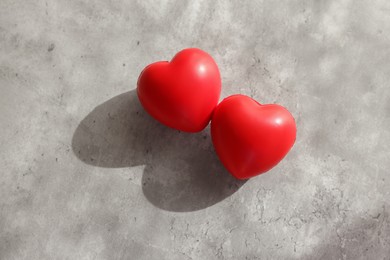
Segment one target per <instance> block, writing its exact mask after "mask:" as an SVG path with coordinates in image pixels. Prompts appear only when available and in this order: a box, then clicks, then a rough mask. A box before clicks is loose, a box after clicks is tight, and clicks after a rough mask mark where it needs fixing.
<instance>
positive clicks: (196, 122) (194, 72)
mask: <svg viewBox="0 0 390 260" xmlns="http://www.w3.org/2000/svg"><path fill="white" fill-rule="evenodd" d="M220 93H221V76H220V72H219V69H218V66H217V64H216V62H215V61H214V59H213V58H212V57H211V56H210V55H209V54H208V53H206V52H205V51H203V50H200V49H197V48H189V49H184V50H182V51H180V52H178V53H177V54H176V55H175V56H174V57H173V58H172V60H171V61H158V62H155V63H152V64H150V65H148V66H146V67H145V68H144V70H143V71H142V72H141V74H140V76H139V78H138V82H137V95H138V98H139V100H140V102H141V104H142V106H143V107H144V109H145V110H146V111H147V112H148V113H149V114H150V115H151V116H152V117H153V118H155V119H156V120H158V121H159V122H160V123H162V124H164V125H166V126H168V127H170V128H173V129H177V130H180V131H185V132H190V133H196V132H200V131H202V130H203V129H204V128H205V127H206V126H207V125H208V124H209V122H210V121H211V137H212V142H213V145H214V148H215V152H216V153H217V155H218V157H219V159H220V161H221V162H222V164H223V165H224V166H225V168H226V169H227V170H228V171H229V172H230V173H231V174H232V175H233V176H234V177H236V178H237V179H249V178H252V177H254V176H257V175H259V174H262V173H264V172H267V171H269V170H270V169H272V168H273V167H275V166H276V165H277V164H278V163H279V162H280V161H281V160H282V159H283V158H284V157H285V156H286V155H287V153H288V152H289V151H290V149H291V148H292V146H293V145H294V142H295V139H296V124H295V120H294V117H293V116H292V115H291V113H290V112H289V111H288V110H287V109H286V108H284V107H282V106H280V105H277V104H265V105H262V104H260V103H258V102H257V101H255V100H254V99H252V98H250V97H248V96H245V95H232V96H230V97H227V98H225V99H224V100H223V101H222V102H220V103H219V104H218V101H219V96H220Z"/></svg>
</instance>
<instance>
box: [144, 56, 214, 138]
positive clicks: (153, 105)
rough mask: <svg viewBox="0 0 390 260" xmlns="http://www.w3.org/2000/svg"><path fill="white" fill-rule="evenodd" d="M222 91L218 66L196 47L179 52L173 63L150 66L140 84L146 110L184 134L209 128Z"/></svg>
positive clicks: (158, 63) (157, 63) (160, 62)
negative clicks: (208, 125)
mask: <svg viewBox="0 0 390 260" xmlns="http://www.w3.org/2000/svg"><path fill="white" fill-rule="evenodd" d="M220 92H221V77H220V74H219V70H218V66H217V64H216V63H215V61H214V60H213V58H212V57H211V56H210V55H209V54H207V53H206V52H204V51H202V50H200V49H195V48H191V49H185V50H182V51H180V52H179V53H177V54H176V55H175V57H173V59H172V60H171V61H170V62H168V61H159V62H156V63H153V64H150V65H149V66H147V67H146V68H145V69H144V70H143V71H142V72H141V75H140V76H139V78H138V83H137V93H138V98H139V100H140V101H141V104H142V106H143V107H144V108H145V110H146V111H147V112H148V113H149V114H150V115H151V116H153V117H154V118H155V119H157V120H158V121H160V122H161V123H163V124H164V125H167V126H169V127H172V128H175V129H178V130H181V131H185V132H199V131H201V130H202V129H204V128H205V127H206V126H207V124H208V123H209V121H210V119H211V115H212V112H213V110H214V108H215V107H216V106H217V103H218V100H219V95H220Z"/></svg>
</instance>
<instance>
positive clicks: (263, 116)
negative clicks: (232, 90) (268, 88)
mask: <svg viewBox="0 0 390 260" xmlns="http://www.w3.org/2000/svg"><path fill="white" fill-rule="evenodd" d="M211 136H212V141H213V144H214V147H215V150H216V152H217V154H218V157H219V158H220V160H221V162H222V164H223V165H224V166H225V167H226V169H228V171H229V172H230V173H231V174H232V175H233V176H235V177H236V178H238V179H248V178H251V177H253V176H256V175H259V174H261V173H264V172H266V171H268V170H270V169H271V168H272V167H274V166H275V165H276V164H278V163H279V162H280V161H281V160H282V159H283V158H284V156H285V155H286V154H287V153H288V151H289V150H290V149H291V147H292V146H293V144H294V142H295V136H296V126H295V120H294V118H293V116H292V115H291V114H290V112H289V111H288V110H287V109H285V108H284V107H282V106H279V105H273V104H272V105H261V104H259V103H258V102H256V101H255V100H253V99H252V98H250V97H247V96H243V95H233V96H230V97H228V98H226V99H224V100H223V101H222V102H221V103H220V104H219V105H218V106H217V108H216V109H215V110H214V114H213V117H212V120H211Z"/></svg>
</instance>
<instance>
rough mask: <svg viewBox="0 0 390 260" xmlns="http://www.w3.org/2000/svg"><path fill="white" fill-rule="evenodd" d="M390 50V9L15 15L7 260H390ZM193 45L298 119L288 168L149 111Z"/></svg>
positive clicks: (277, 4) (60, 5)
mask: <svg viewBox="0 0 390 260" xmlns="http://www.w3.org/2000/svg"><path fill="white" fill-rule="evenodd" d="M389 35H390V2H389V1H386V0H376V1H375V0H374V1H359V0H357V1H352V0H348V1H346V0H333V1H314V0H313V1H249V0H248V1H234V2H233V1H222V0H220V1H214V0H209V1H188V2H187V1H179V0H177V1H157V0H155V1H152V0H146V1H145V0H139V1H124V0H118V1H80V0H67V1H60V0H47V1H43V0H37V1H21V0H0V102H1V103H0V124H1V132H0V142H1V150H0V165H1V172H0V258H1V259H169V260H176V259H177V260H178V259H180V260H181V259H184V260H185V259H390V219H389V214H390V205H389V204H390V202H389V201H390V193H389V189H390V176H389V174H390V172H389V171H390V170H389V169H390V85H389V84H390V36H389ZM187 47H199V48H202V49H204V50H206V51H207V52H209V53H210V54H211V55H212V56H213V57H214V58H215V60H216V62H217V63H218V65H219V67H220V71H221V75H222V79H223V91H222V98H224V97H226V96H228V95H231V94H235V93H242V94H246V95H250V96H251V97H253V98H255V99H257V100H258V101H260V102H262V103H279V104H281V105H283V106H285V107H287V108H288V109H289V110H290V111H291V112H292V114H293V115H294V116H295V118H296V121H297V127H298V135H297V142H296V144H295V146H294V148H293V149H292V151H291V152H290V153H289V155H288V156H287V157H286V158H285V160H283V161H282V162H281V163H280V164H279V165H278V166H277V167H276V168H274V169H273V170H271V171H270V172H268V173H266V174H264V175H261V176H259V177H256V178H253V179H251V180H249V181H247V182H239V181H236V180H234V179H233V178H232V177H230V175H229V174H228V173H227V172H226V171H225V170H224V168H223V166H221V164H220V162H219V161H218V159H217V157H216V155H215V154H214V151H213V147H212V145H211V141H210V134H209V129H206V130H205V131H203V132H202V133H199V134H195V135H191V134H185V133H180V132H178V131H174V130H171V129H168V128H166V127H164V126H161V125H160V124H159V123H157V122H155V121H154V120H153V119H151V118H150V117H149V116H148V115H147V114H146V113H145V112H144V111H143V109H142V108H141V107H140V104H139V102H138V100H137V97H136V94H135V91H134V89H135V87H136V81H137V77H138V75H139V73H140V71H141V70H142V69H143V67H145V66H146V65H147V64H149V63H152V62H154V61H158V60H169V59H171V58H172V56H173V55H174V54H175V53H176V52H177V51H179V50H181V49H183V48H187Z"/></svg>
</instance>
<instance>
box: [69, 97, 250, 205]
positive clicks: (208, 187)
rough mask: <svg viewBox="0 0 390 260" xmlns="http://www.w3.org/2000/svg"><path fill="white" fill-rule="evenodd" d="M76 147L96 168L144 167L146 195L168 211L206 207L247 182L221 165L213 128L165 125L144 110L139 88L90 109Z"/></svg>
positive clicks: (82, 125) (74, 145) (79, 155)
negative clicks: (182, 129) (183, 128)
mask: <svg viewBox="0 0 390 260" xmlns="http://www.w3.org/2000/svg"><path fill="white" fill-rule="evenodd" d="M72 149H73V152H74V153H75V154H76V156H77V157H78V158H79V159H80V160H81V161H83V162H85V163H87V164H90V165H94V166H99V167H106V168H119V167H131V166H137V165H145V169H144V173H143V176H142V190H143V193H144V195H145V197H146V198H147V199H148V200H149V201H150V202H151V203H152V204H153V205H155V206H157V207H159V208H161V209H164V210H168V211H176V212H187V211H195V210H199V209H203V208H207V207H209V206H211V205H214V204H216V203H218V202H219V201H222V200H223V199H225V198H227V197H229V196H230V195H232V194H233V193H234V192H236V191H237V190H238V189H239V188H240V187H241V186H242V185H243V184H244V183H245V181H240V180H237V179H235V178H234V177H232V176H231V175H230V174H229V173H228V172H227V171H226V170H225V168H224V167H223V166H222V165H221V163H220V161H219V159H218V157H217V156H216V154H215V152H214V148H213V146H212V142H211V138H210V134H209V129H207V128H206V129H205V130H204V131H202V132H200V133H197V134H189V133H184V132H180V131H177V130H174V129H171V128H168V127H165V126H163V125H162V124H160V123H159V122H157V121H156V120H154V119H153V118H151V117H150V116H149V115H148V114H147V113H146V112H145V111H144V109H143V108H142V106H141V104H140V103H139V101H138V98H137V93H136V91H135V90H132V91H130V92H127V93H124V94H121V95H118V96H116V97H114V98H112V99H110V100H108V101H106V102H104V103H103V104H101V105H99V106H97V107H96V108H95V109H94V110H93V111H92V112H91V113H89V114H88V115H87V116H86V117H85V118H84V119H83V120H82V121H81V122H80V124H79V126H78V127H77V129H76V131H75V133H74V135H73V140H72Z"/></svg>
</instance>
